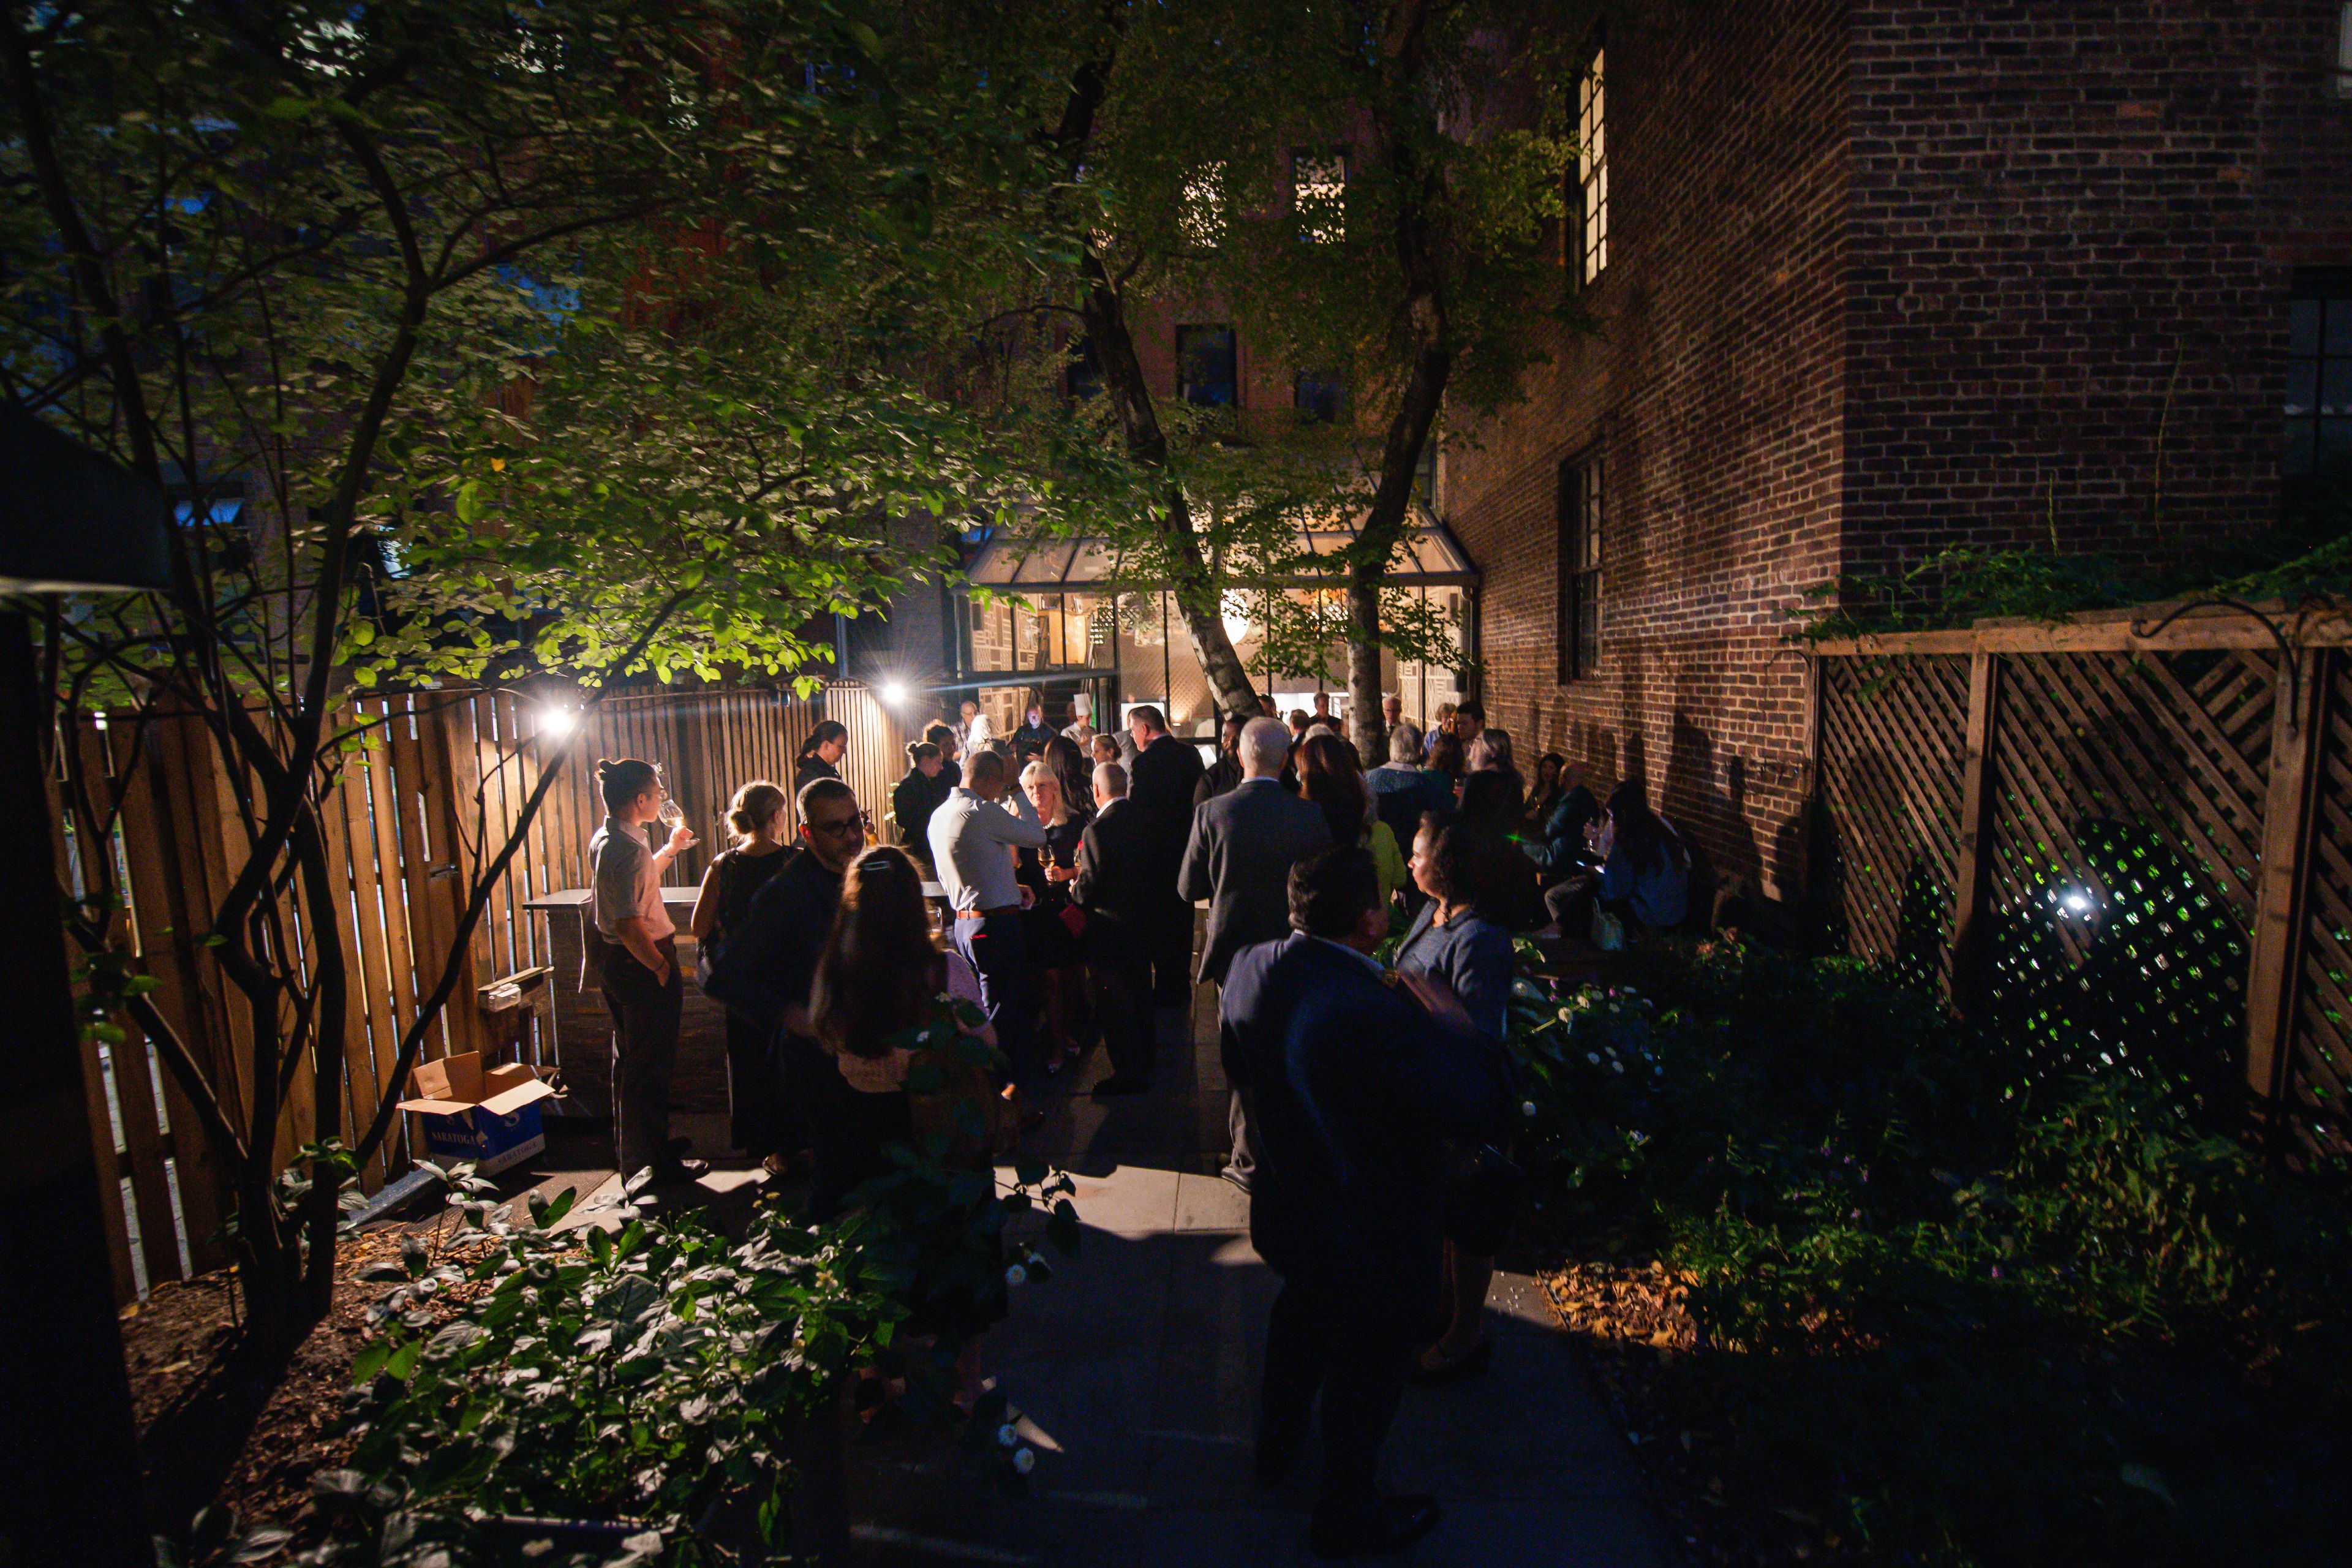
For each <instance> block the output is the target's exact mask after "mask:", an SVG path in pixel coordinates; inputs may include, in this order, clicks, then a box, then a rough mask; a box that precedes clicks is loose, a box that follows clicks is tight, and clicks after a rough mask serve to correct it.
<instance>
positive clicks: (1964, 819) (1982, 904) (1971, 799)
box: [1952, 653, 2002, 1007]
mask: <svg viewBox="0 0 2352 1568" xmlns="http://www.w3.org/2000/svg"><path fill="white" fill-rule="evenodd" d="M2001 675H2002V661H2001V660H2000V658H1997V657H1995V656H1994V655H1992V654H1989V653H1978V654H1974V655H1971V656H1970V657H1969V719H1968V730H1967V731H1966V739H1965V740H1964V741H1963V742H1962V744H1961V759H1960V834H1959V862H1958V867H1957V868H1956V870H1955V873H1954V877H1953V885H1952V987H1953V991H1954V994H1955V998H1956V1000H1958V1002H1959V1004H1960V1005H1962V1006H1963V1007H1967V1006H1969V1005H1972V1004H1974V1003H1975V1002H1976V1001H1977V1000H1978V999H1979V997H1980V996H1981V994H1982V993H1983V988H1984V983H1985V965H1986V959H1987V956H1988V955H1987V954H1986V952H1984V947H1985V940H1984V939H1985V925H1986V914H1987V912H1988V910H1987V903H1988V899H1987V893H1988V888H1987V883H1988V880H1989V877H1988V872H1989V870H1990V865H1991V860H1992V830H1993V823H1994V820H1995V817H1996V815H1997V814H1996V812H1995V810H1994V808H1993V802H1992V793H1993V788H1994V785H1995V784H1996V781H1997V776H1998V773H1999V768H1998V766H1997V762H1998V758H1997V755H1996V752H1995V750H1994V740H1995V737H1996V736H1997V735H1998V733H1999V726H2000V688H2001Z"/></svg>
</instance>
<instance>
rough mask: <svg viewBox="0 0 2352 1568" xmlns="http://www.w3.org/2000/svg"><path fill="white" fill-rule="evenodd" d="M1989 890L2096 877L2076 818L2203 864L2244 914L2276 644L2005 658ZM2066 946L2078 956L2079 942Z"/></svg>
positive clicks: (1998, 892)
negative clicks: (2250, 648)
mask: <svg viewBox="0 0 2352 1568" xmlns="http://www.w3.org/2000/svg"><path fill="white" fill-rule="evenodd" d="M2003 662H2004V671H2003V687H2002V693H2001V703H2000V723H1999V728H1998V731H1997V732H1996V740H1995V747H1996V752H1997V757H1998V765H1999V774H1998V785H1997V788H1998V798H1997V801H1996V816H1995V818H1994V821H1995V829H1996V840H1995V849H1994V858H1993V864H1994V877H1995V881H1994V885H1993V899H1994V903H1995V904H1996V906H1998V907H2001V908H2006V909H2011V910H2019V909H2022V908H2024V907H2026V906H2028V905H2029V904H2031V903H2032V902H2033V901H2034V900H2037V899H2043V898H2046V897H2047V896H2048V894H2049V892H2050V890H2051V889H2052V887H2053V880H2052V879H2053V878H2056V879H2059V880H2058V881H2057V883H2056V884H2055V885H2056V886H2060V887H2080V888H2083V889H2084V890H2086V891H2088V892H2089V893H2091V894H2092V895H2093V896H2094V897H2097V896H2099V895H2101V894H2103V893H2104V891H2105V889H2102V888H2101V887H2099V886H2098V879H2097V876H2096V872H2095V868H2094V867H2093V865H2092V863H2091V857H2090V856H2089V855H2087V854H2086V852H2085V849H2084V846H2083V845H2082V843H2081V842H2080V841H2079V840H2080V835H2081V831H2082V827H2083V825H2084V824H2085V823H2093V822H2099V823H2113V824H2117V825H2122V826H2131V827H2137V828H2138V829H2140V830H2143V831H2146V832H2148V833H2151V834H2153V835H2155V836H2156V837H2159V838H2161V839H2163V840H2164V841H2165V842H2167V843H2168V844H2170V845H2171V846H2172V847H2174V848H2175V849H2177V850H2178V851H2179V853H2181V854H2182V855H2183V856H2185V857H2187V858H2189V860H2190V861H2191V862H2193V863H2195V864H2197V865H2199V866H2200V867H2201V868H2203V869H2204V870H2205V872H2206V873H2207V874H2208V875H2209V876H2210V879H2211V881H2212V885H2213V889H2215V890H2217V891H2218V892H2219V893H2220V894H2221V897H2222V898H2223V899H2224V900H2226V902H2227V905H2228V907H2229V909H2230V910H2231V912H2232V913H2233V914H2234V915H2235V916H2236V917H2237V920H2238V922H2239V924H2240V926H2241V927H2242V926H2243V925H2244V924H2245V922H2246V921H2247V919H2248V917H2249V916H2250V915H2251V913H2252V909H2253V886H2254V877H2255V873H2256V868H2257V861H2258V858H2259V857H2258V853H2257V852H2258V850H2259V848H2260V847H2261V844H2262V820H2263V796H2264V791H2265V789H2266V788H2267V786H2268V783H2269V778H2270V738H2271V720H2272V704H2273V701H2274V700H2275V698H2276V694H2277V692H2276V689H2277V684H2278V665H2277V660H2276V658H2275V656H2267V655H2263V654H2256V653H2238V652H2199V653H2185V654H2174V655H2169V656H2165V657H2157V656H2152V655H2145V656H2141V657H2138V658H2134V657H2131V656H2128V655H2123V654H2037V655H2029V656H2011V657H2010V658H2006V659H2005V660H2004V661H2003ZM2069 951H2070V952H2071V953H2072V954H2073V955H2074V956H2080V944H2079V941H2078V940H2077V939H2075V938H2070V939H2069Z"/></svg>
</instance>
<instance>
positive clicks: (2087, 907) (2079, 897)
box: [2058, 888, 2094, 915]
mask: <svg viewBox="0 0 2352 1568" xmlns="http://www.w3.org/2000/svg"><path fill="white" fill-rule="evenodd" d="M2093 902H2094V900H2093V899H2092V898H2091V895H2090V894H2088V893H2086V892H2084V890H2083V889H2080V888H2069V889H2066V890H2065V891H2064V892H2063V893H2061V894H2059V895H2058V903H2059V906H2060V907H2061V908H2063V910H2065V911H2066V912H2067V913H2068V914H2070V915H2087V914H2089V913H2090V912H2091V906H2092V904H2093Z"/></svg>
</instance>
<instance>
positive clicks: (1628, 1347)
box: [1538, 1259, 1853, 1568]
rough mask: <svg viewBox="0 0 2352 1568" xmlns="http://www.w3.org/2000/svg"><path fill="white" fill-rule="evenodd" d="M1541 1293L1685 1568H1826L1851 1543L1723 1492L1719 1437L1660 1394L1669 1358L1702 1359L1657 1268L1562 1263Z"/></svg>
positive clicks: (1677, 1299) (1700, 1346) (1549, 1273)
mask: <svg viewBox="0 0 2352 1568" xmlns="http://www.w3.org/2000/svg"><path fill="white" fill-rule="evenodd" d="M1538 1279H1540V1280H1541V1281H1542V1284H1543V1288H1544V1294H1545V1296H1546V1297H1547V1298H1548V1299H1549V1301H1550V1302H1551V1307H1552V1310H1554V1311H1555V1312H1557V1313H1558V1314H1559V1320H1560V1321H1561V1323H1562V1324H1564V1325H1565V1326H1566V1327H1567V1328H1568V1330H1569V1331H1570V1332H1571V1333H1574V1334H1576V1335H1577V1336H1578V1337H1579V1338H1580V1341H1581V1342H1582V1344H1583V1347H1584V1352H1585V1361H1586V1364H1587V1365H1589V1366H1590V1367H1591V1369H1592V1373H1593V1376H1594V1378H1595V1379H1596V1380H1597V1381H1598V1382H1599V1383H1600V1384H1601V1392H1602V1393H1603V1394H1605V1395H1606V1396H1607V1398H1608V1401H1609V1408H1610V1411H1611V1413H1612V1415H1614V1416H1615V1417H1616V1420H1617V1425H1618V1429H1619V1430H1620V1431H1622V1432H1623V1433H1624V1434H1625V1440H1626V1442H1627V1443H1628V1444H1630V1445H1631V1446H1632V1447H1633V1454H1634V1457H1635V1459H1636V1460H1637V1461H1638V1462H1639V1464H1640V1466H1641V1468H1642V1474H1643V1480H1644V1481H1645V1482H1646V1483H1647V1484H1648V1487H1649V1490H1650V1493H1651V1496H1652V1498H1653V1499H1654V1500H1655V1501H1656V1503H1657V1505H1658V1508H1659V1510H1661V1511H1662V1512H1663V1513H1664V1515H1665V1516H1666V1522H1667V1523H1668V1525H1669V1526H1671V1527H1672V1529H1673V1531H1674V1533H1675V1536H1676V1537H1677V1538H1678V1539H1679V1540H1680V1541H1681V1542H1682V1543H1683V1552H1684V1554H1685V1558H1686V1560H1687V1561H1689V1562H1691V1563H1701V1564H1706V1565H1708V1568H1717V1565H1721V1568H1733V1565H1737V1568H1750V1565H1752V1564H1765V1563H1776V1564H1777V1563H1835V1562H1839V1561H1842V1560H1844V1559H1845V1558H1847V1557H1849V1556H1850V1555H1851V1552H1852V1547H1853V1543H1852V1542H1845V1541H1843V1540H1842V1539H1841V1538H1840V1537H1839V1536H1838V1534H1837V1532H1836V1531H1833V1530H1830V1529H1827V1528H1826V1527H1825V1526H1824V1525H1823V1524H1822V1521H1819V1520H1816V1519H1813V1518H1811V1517H1810V1516H1809V1515H1806V1514H1804V1513H1802V1512H1801V1511H1799V1510H1793V1509H1776V1508H1770V1507H1767V1506H1764V1505H1762V1504H1760V1503H1759V1502H1756V1501H1754V1500H1748V1499H1745V1498H1743V1497H1741V1496H1740V1495H1739V1494H1738V1493H1737V1492H1736V1491H1734V1490H1733V1489H1730V1488H1727V1486H1726V1485H1725V1482H1724V1478H1723V1473H1722V1472H1723V1468H1724V1467H1723V1464H1722V1460H1723V1459H1724V1458H1725V1447H1726V1444H1727V1438H1726V1436H1725V1435H1724V1434H1723V1433H1722V1432H1721V1431H1719V1430H1713V1429H1709V1428H1706V1427H1693V1426H1685V1425H1684V1424H1683V1423H1684V1419H1685V1418H1684V1417H1683V1416H1681V1415H1677V1414H1675V1408H1674V1402H1673V1401H1670V1400H1669V1399H1667V1398H1666V1397H1665V1396H1664V1389H1663V1386H1662V1384H1663V1379H1664V1373H1666V1371H1667V1369H1668V1368H1669V1367H1670V1366H1672V1365H1673V1364H1674V1363H1675V1360H1676V1359H1677V1358H1685V1357H1690V1356H1697V1355H1705V1354H1706V1353H1708V1352H1707V1350H1706V1345H1705V1343H1704V1342H1703V1338H1702V1336H1701V1335H1700V1333H1699V1331H1698V1325H1697V1324H1696V1322H1695V1321H1692V1318H1691V1316H1690V1313H1689V1310H1688V1309H1687V1307H1686V1305H1685V1301H1686V1299H1687V1297H1688V1294H1689V1292H1688V1288H1687V1286H1686V1285H1685V1282H1684V1281H1683V1280H1681V1279H1677V1278H1676V1277H1675V1275H1674V1274H1673V1273H1672V1272H1671V1271H1669V1270H1668V1269H1667V1268H1666V1267H1665V1266H1664V1264H1661V1263H1655V1262H1651V1263H1627V1262H1616V1261H1604V1260H1578V1259H1571V1260H1570V1261H1569V1262H1567V1263H1564V1264H1561V1265H1559V1266H1558V1267H1556V1268H1549V1269H1545V1270H1543V1271H1541V1272H1540V1273H1539V1274H1538Z"/></svg>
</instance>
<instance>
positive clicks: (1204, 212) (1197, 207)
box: [1176, 163, 1225, 250]
mask: <svg viewBox="0 0 2352 1568" xmlns="http://www.w3.org/2000/svg"><path fill="white" fill-rule="evenodd" d="M1224 186H1225V166H1224V164H1223V163H1211V164H1210V165H1209V166H1208V167H1206V168H1204V169H1202V171H1201V172H1200V173H1199V174H1195V175H1193V176H1192V178H1191V179H1190V180H1187V181H1186V182H1185V183H1184V205H1183V211H1182V212H1181V213H1180V214H1179V215H1178V216H1177V220H1176V226H1177V229H1178V232H1180V233H1181V235H1182V236H1183V238H1184V243H1185V244H1187V245H1189V246H1191V247H1193V248H1194V249H1195V250H1214V249H1216V248H1217V247H1219V246H1220V245H1223V243H1224V242H1225V190H1224Z"/></svg>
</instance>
